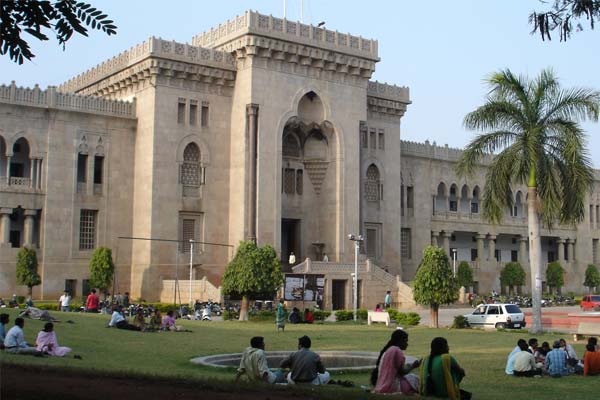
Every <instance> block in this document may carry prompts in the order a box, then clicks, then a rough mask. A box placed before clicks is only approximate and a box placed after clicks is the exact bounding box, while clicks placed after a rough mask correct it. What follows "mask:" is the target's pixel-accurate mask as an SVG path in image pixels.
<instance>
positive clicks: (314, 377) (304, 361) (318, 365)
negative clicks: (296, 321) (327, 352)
mask: <svg viewBox="0 0 600 400" xmlns="http://www.w3.org/2000/svg"><path fill="white" fill-rule="evenodd" d="M310 346H311V340H310V338H309V337H308V336H302V337H301V338H298V351H297V352H295V353H292V354H290V355H289V356H287V357H286V358H285V359H284V360H283V361H282V362H281V365H280V367H281V368H289V369H290V370H291V372H290V373H288V374H287V381H288V383H289V384H292V385H293V384H295V383H310V384H313V385H326V384H327V382H329V379H330V376H329V372H327V371H325V366H324V365H323V363H322V362H321V358H320V357H319V355H318V354H317V353H315V352H313V351H311V350H310Z"/></svg>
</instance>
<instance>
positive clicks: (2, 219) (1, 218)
mask: <svg viewBox="0 0 600 400" xmlns="http://www.w3.org/2000/svg"><path fill="white" fill-rule="evenodd" d="M12 212H13V209H12V208H8V207H2V208H0V247H8V246H10V215H11V214H12Z"/></svg>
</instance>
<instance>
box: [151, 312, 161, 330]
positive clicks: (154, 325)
mask: <svg viewBox="0 0 600 400" xmlns="http://www.w3.org/2000/svg"><path fill="white" fill-rule="evenodd" d="M161 324H162V315H161V314H160V310H159V309H156V310H154V315H152V316H151V317H150V329H152V330H153V331H158V330H160V325H161Z"/></svg>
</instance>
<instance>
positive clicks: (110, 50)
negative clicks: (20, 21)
mask: <svg viewBox="0 0 600 400" xmlns="http://www.w3.org/2000/svg"><path fill="white" fill-rule="evenodd" d="M87 1H88V2H91V3H92V4H93V5H94V6H95V7H97V8H99V9H101V10H102V11H103V12H105V13H107V14H108V15H109V16H110V18H111V19H113V20H114V21H115V24H116V25H117V26H118V31H117V35H116V36H110V37H108V36H106V35H105V34H103V33H102V32H100V31H93V32H91V33H90V35H89V37H88V38H84V37H74V38H73V39H72V40H70V41H69V42H68V43H67V46H66V49H65V51H63V50H62V48H61V47H60V46H59V45H58V43H57V42H56V41H55V40H54V39H52V40H51V41H49V42H38V41H36V40H34V39H32V40H31V41H30V44H31V45H32V49H33V51H34V53H35V54H36V58H34V61H33V62H26V63H25V64H23V65H20V66H19V65H17V64H14V63H13V62H12V61H10V60H9V59H8V58H7V57H5V56H4V57H0V84H2V83H3V84H9V83H10V82H11V81H13V80H14V81H16V83H17V85H19V86H33V85H34V84H36V83H37V84H39V85H40V86H41V87H42V88H45V87H47V86H48V85H58V84H60V83H62V82H64V81H66V80H68V79H69V78H71V77H73V76H76V75H77V74H79V73H81V72H83V71H86V70H88V69H90V68H92V67H93V66H95V65H97V64H99V63H100V62H102V61H104V60H106V59H108V58H111V57H113V56H115V55H117V54H118V53H120V52H122V51H123V50H126V49H128V48H130V47H132V46H133V45H135V44H138V43H140V42H142V41H144V40H145V39H147V38H148V37H150V36H156V37H161V38H163V39H168V40H176V41H179V42H190V43H191V38H192V36H194V35H196V34H198V33H201V32H204V31H206V30H209V29H210V28H211V27H213V26H217V25H218V24H219V23H223V22H225V21H226V20H228V19H231V18H233V17H234V16H235V15H238V14H242V13H243V12H244V11H245V10H248V9H252V10H256V11H259V12H260V13H263V14H272V15H273V16H276V17H283V3H284V0H221V1H218V2H215V1H205V0H196V1H184V0H170V1H168V2H167V1H155V0H127V1H123V0H103V1H100V0H87ZM286 3H287V7H286V17H287V19H289V20H300V19H301V16H303V21H304V23H311V24H315V25H316V24H317V23H319V22H321V21H325V23H326V25H325V26H326V28H328V29H332V30H337V31H339V32H344V33H351V34H353V35H360V36H362V37H364V38H369V39H376V40H378V41H379V57H380V58H381V61H380V62H379V63H378V64H377V66H376V71H375V73H374V75H373V77H372V79H373V80H378V81H380V82H387V83H391V84H396V85H399V86H408V87H409V88H410V95H411V100H412V104H411V105H409V107H408V110H407V112H406V114H405V116H404V117H403V118H402V127H401V137H402V139H404V140H412V141H420V142H423V141H425V140H427V139H428V140H430V141H431V142H434V141H435V142H436V143H437V144H440V145H444V144H448V145H449V146H451V147H459V148H460V147H464V146H465V145H466V144H467V143H468V142H469V140H470V139H472V138H473V137H474V135H475V132H472V131H467V130H466V129H465V128H464V127H463V125H462V121H463V118H464V116H465V115H466V114H467V113H468V112H470V111H472V110H474V109H475V108H476V107H478V106H479V105H481V104H483V101H484V98H485V95H486V92H487V88H486V86H485V85H484V83H483V79H484V78H485V77H486V76H488V75H489V74H490V73H492V72H494V71H499V70H501V69H506V68H509V69H510V70H511V71H513V72H515V73H518V74H525V75H528V76H530V77H534V76H536V75H537V74H538V73H539V72H540V71H541V70H542V69H544V68H552V69H553V70H554V72H555V73H556V75H557V76H558V77H559V78H560V79H561V83H562V85H563V86H564V87H587V88H592V89H598V90H600V73H598V71H600V54H599V53H598V46H597V44H598V43H599V42H600V29H599V28H597V29H596V30H594V31H592V30H590V29H589V26H587V25H585V21H584V27H585V30H584V31H583V32H579V33H575V34H573V36H572V37H571V39H570V40H569V41H567V42H562V43H561V42H560V41H559V40H558V37H555V39H554V40H552V41H551V42H547V41H546V42H543V41H542V40H541V38H540V36H539V35H533V36H532V35H530V31H531V26H530V25H529V24H528V16H529V14H530V13H531V12H532V11H533V10H541V9H544V7H545V6H544V5H542V4H541V3H540V2H539V1H538V0H485V1H483V0H454V1H443V0H434V1H417V0H412V1H408V0H370V1H364V0H363V1H358V0H320V1H319V0H304V1H303V3H304V7H303V8H304V12H303V15H301V12H300V8H301V1H300V0H287V1H286ZM554 36H557V35H554ZM583 127H584V129H585V130H586V132H587V134H588V149H589V152H590V157H591V160H592V163H593V165H594V167H595V168H600V125H599V123H591V122H588V123H585V124H584V125H583Z"/></svg>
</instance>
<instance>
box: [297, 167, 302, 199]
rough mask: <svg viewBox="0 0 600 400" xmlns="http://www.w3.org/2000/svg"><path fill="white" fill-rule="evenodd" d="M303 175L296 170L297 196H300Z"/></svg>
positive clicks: (300, 171) (299, 170)
mask: <svg viewBox="0 0 600 400" xmlns="http://www.w3.org/2000/svg"><path fill="white" fill-rule="evenodd" d="M303 175H304V173H303V171H302V170H301V169H298V170H296V193H297V194H299V195H301V194H302V189H303V188H302V184H303V182H302V179H303Z"/></svg>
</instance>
